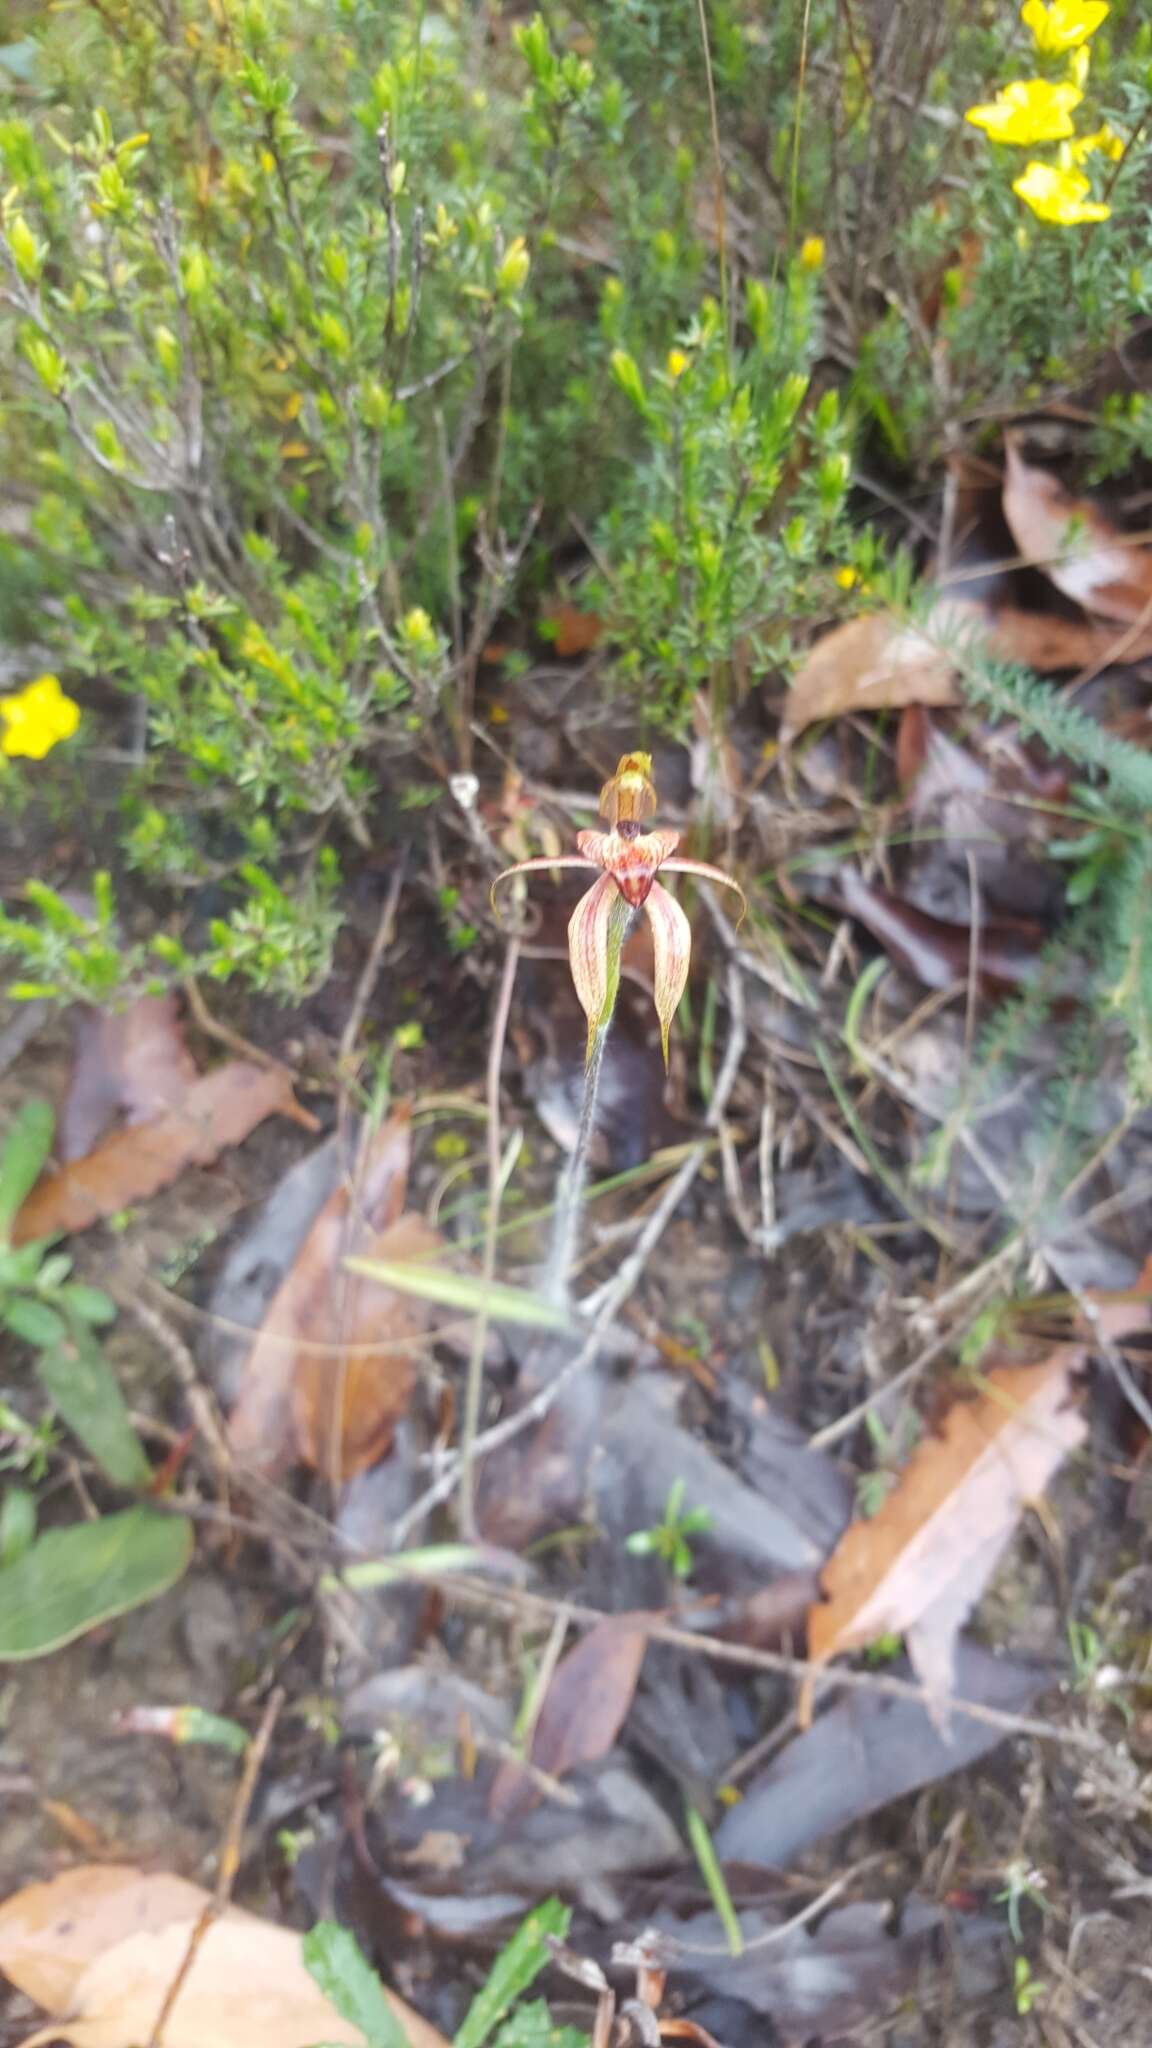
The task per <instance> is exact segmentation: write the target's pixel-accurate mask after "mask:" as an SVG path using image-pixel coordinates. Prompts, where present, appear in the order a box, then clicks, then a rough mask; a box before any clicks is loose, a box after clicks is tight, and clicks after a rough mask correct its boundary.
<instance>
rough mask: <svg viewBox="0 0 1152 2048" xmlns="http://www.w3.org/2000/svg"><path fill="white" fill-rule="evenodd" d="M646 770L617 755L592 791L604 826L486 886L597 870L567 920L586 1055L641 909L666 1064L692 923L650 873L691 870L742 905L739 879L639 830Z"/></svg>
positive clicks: (671, 835) (612, 996) (605, 1014)
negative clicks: (568, 850)
mask: <svg viewBox="0 0 1152 2048" xmlns="http://www.w3.org/2000/svg"><path fill="white" fill-rule="evenodd" d="M651 767H652V763H651V759H650V757H649V756H648V755H647V754H625V756H624V758H623V760H622V761H621V762H620V765H619V767H618V768H617V770H616V773H615V775H614V776H613V777H612V779H611V781H609V782H606V783H605V785H604V788H603V789H602V791H601V792H600V811H601V815H602V816H603V817H604V818H605V819H606V821H607V823H608V825H609V830H608V831H607V832H578V833H577V835H576V845H577V847H578V848H579V852H578V853H576V854H565V855H562V856H561V857H560V858H559V859H554V858H550V857H549V856H548V855H547V854H545V855H543V856H541V857H540V858H539V859H535V860H521V861H517V863H516V865H515V867H511V868H505V870H504V872H503V874H501V875H497V877H496V880H495V882H494V883H493V884H492V889H493V896H495V891H496V889H497V888H498V887H499V885H500V883H501V882H506V881H508V880H510V879H511V877H512V876H513V875H523V874H530V873H541V872H547V871H549V870H551V869H553V868H585V869H589V868H590V869H592V871H593V872H594V873H596V874H597V879H596V881H594V882H593V884H592V887H591V888H590V889H589V890H588V891H587V893H586V894H585V895H583V896H582V897H581V898H580V901H579V903H578V904H577V905H576V908H575V910H574V911H573V912H572V916H571V918H570V920H569V923H568V959H569V963H570V965H571V969H572V980H573V982H574V983H575V987H576V994H577V996H578V997H579V999H580V1005H581V1008H582V1009H583V1011H584V1014H585V1016H586V1017H587V1019H588V1051H587V1058H589V1059H590V1058H591V1056H592V1051H593V1047H594V1045H595V1043H596V1036H597V1033H598V1032H599V1031H600V1030H602V1029H603V1028H604V1027H605V1026H606V1025H607V1024H608V1022H609V1020H610V1018H611V1015H612V1010H613V1008H614V1005H615V1001H616V990H617V987H618V985H619V980H620V949H621V946H622V944H623V939H624V935H625V932H626V929H627V926H628V924H629V922H630V914H631V912H633V911H636V910H643V911H644V912H645V913H646V915H647V918H648V922H649V925H650V926H651V929H652V948H653V954H654V959H655V973H654V976H653V995H654V998H655V1003H656V1015H657V1017H658V1018H659V1020H660V1041H661V1045H662V1047H663V1052H664V1064H665V1067H667V1065H668V1033H669V1030H670V1028H671V1024H672V1019H673V1017H674V1016H675V1014H676V1010H677V1006H678V1005H679V1002H680V998H681V996H682V995H683V993H684V986H685V983H686V982H687V980H688V968H689V964H690V961H691V957H692V928H691V926H690V924H689V923H688V919H687V918H686V917H685V915H684V912H683V911H682V910H681V908H680V905H679V904H678V903H677V901H676V898H675V897H674V896H670V895H669V894H668V891H667V890H666V889H664V888H662V887H661V884H660V883H659V882H658V881H657V879H656V877H657V875H658V874H659V873H661V872H662V871H667V872H668V873H669V874H680V875H699V876H700V877H701V878H702V879H703V880H704V881H706V882H718V883H720V884H721V886H722V887H723V888H725V889H735V891H736V894H737V895H738V896H739V898H740V901H741V904H742V905H743V906H744V908H746V907H747V905H746V904H745V899H744V891H743V889H742V888H741V887H740V884H739V882H737V881H735V880H734V879H733V877H732V876H731V875H728V874H725V872H724V870H723V868H715V867H711V866H710V865H709V863H708V862H707V861H702V860H682V859H680V858H679V857H678V856H677V853H676V849H677V847H678V846H679V844H680V834H679V833H678V832H671V831H645V830H644V825H643V820H644V817H645V816H646V815H648V814H650V813H651V812H652V811H653V810H654V809H655V807H656V792H655V790H654V789H653V787H652V782H651ZM741 914H742V915H743V911H742V912H741Z"/></svg>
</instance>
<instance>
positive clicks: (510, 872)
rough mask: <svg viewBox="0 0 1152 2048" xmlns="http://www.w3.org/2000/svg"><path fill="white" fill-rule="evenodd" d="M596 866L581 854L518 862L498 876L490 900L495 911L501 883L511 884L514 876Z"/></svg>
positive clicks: (544, 856) (489, 895)
mask: <svg viewBox="0 0 1152 2048" xmlns="http://www.w3.org/2000/svg"><path fill="white" fill-rule="evenodd" d="M596 865H597V863H596V862H595V861H591V860H586V859H585V858H584V856H583V855H582V854H579V853H560V854H556V855H555V856H553V855H552V854H548V853H544V854H540V855H539V856H538V857H537V858H535V859H533V860H518V861H517V862H516V865H515V867H511V868H505V869H504V871H503V873H502V874H499V875H497V877H496V880H495V881H494V882H493V884H492V887H491V889H490V890H489V892H488V900H489V902H490V903H491V905H492V908H493V910H495V908H496V891H497V889H498V888H499V887H500V884H501V882H510V881H511V880H512V877H513V876H514V875H535V874H546V873H547V872H548V870H549V869H550V868H584V869H585V870H587V869H588V868H590V867H595V866H596Z"/></svg>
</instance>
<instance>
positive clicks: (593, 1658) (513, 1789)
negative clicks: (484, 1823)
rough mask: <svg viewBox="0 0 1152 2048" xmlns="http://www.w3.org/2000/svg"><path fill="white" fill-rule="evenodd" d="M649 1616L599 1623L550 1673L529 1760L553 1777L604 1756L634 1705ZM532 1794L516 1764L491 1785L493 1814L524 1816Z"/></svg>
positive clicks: (503, 1770) (617, 1616)
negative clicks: (522, 1813) (550, 1676)
mask: <svg viewBox="0 0 1152 2048" xmlns="http://www.w3.org/2000/svg"><path fill="white" fill-rule="evenodd" d="M653 1619H654V1617H653V1616H652V1615H650V1614H613V1615H610V1616H609V1617H608V1618H607V1619H606V1620H604V1621H601V1622H597V1624H596V1626H595V1628H592V1629H589V1631H588V1634H587V1635H586V1636H585V1637H584V1638H583V1640H582V1641H581V1642H579V1643H577V1645H576V1648H575V1649H574V1650H570V1651H569V1653H568V1655H567V1656H566V1657H563V1658H562V1659H561V1661H560V1663H559V1664H558V1665H557V1666H556V1669H555V1671H554V1673H553V1675H552V1682H551V1684H550V1685H549V1687H548V1690H547V1692H546V1693H545V1695H544V1704H543V1706H542V1707H541V1709H540V1714H539V1718H538V1719H537V1722H536V1727H535V1730H534V1732H533V1736H532V1748H531V1751H530V1759H531V1762H532V1763H534V1764H535V1765H536V1767H537V1769H538V1770H541V1771H547V1773H548V1775H549V1776H550V1777H552V1778H562V1777H563V1776H564V1773H565V1772H566V1771H573V1770H575V1769H576V1767H577V1765H579V1764H591V1763H595V1762H596V1761H597V1760H598V1759H599V1758H600V1757H602V1756H606V1755H607V1753H608V1751H609V1750H610V1749H611V1747H612V1744H613V1743H614V1742H615V1740H616V1737H617V1736H618V1735H619V1733H620V1730H621V1728H622V1727H623V1725H624V1722H625V1720H626V1718H627V1715H628V1709H629V1707H630V1706H631V1705H632V1699H633V1695H634V1694H635V1691H636V1681H637V1679H638V1678H639V1676H640V1666H641V1665H642V1663H643V1662H644V1650H645V1647H646V1645H647V1642H648V1631H649V1629H650V1627H651V1624H652V1621H653ZM536 1796H537V1794H536V1791H535V1788H534V1786H533V1784H532V1780H531V1778H530V1777H529V1776H528V1775H527V1774H526V1773H525V1772H524V1771H522V1770H521V1768H520V1766H519V1765H518V1764H516V1763H514V1762H511V1761H510V1762H508V1763H505V1764H502V1765H501V1766H500V1769H499V1770H498V1771H497V1773H496V1777H495V1779H494V1781H493V1785H492V1792H491V1797H490V1807H491V1811H492V1812H493V1813H494V1814H495V1815H497V1816H498V1817H499V1818H501V1819H507V1818H508V1817H509V1816H510V1815H511V1814H514V1813H518V1812H521V1811H522V1810H523V1809H524V1808H525V1807H526V1806H530V1805H531V1804H532V1803H533V1800H534V1799H535V1797H536Z"/></svg>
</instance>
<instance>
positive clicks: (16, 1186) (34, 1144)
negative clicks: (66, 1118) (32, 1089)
mask: <svg viewBox="0 0 1152 2048" xmlns="http://www.w3.org/2000/svg"><path fill="white" fill-rule="evenodd" d="M55 1128H56V1118H55V1116H54V1115H53V1112H52V1105H51V1104H50V1103H48V1102H39V1101H36V1102H26V1103H25V1104H24V1106H23V1108H22V1109H18V1110H17V1112H16V1115H15V1116H14V1117H13V1119H12V1122H11V1123H10V1125H9V1126H8V1131H7V1134H6V1136H5V1139H4V1143H3V1146H2V1147H0V1237H7V1235H8V1232H9V1229H10V1228H11V1224H12V1218H13V1217H14V1216H15V1214H16V1211H17V1209H19V1208H20V1207H21V1205H22V1203H23V1201H24V1198H25V1196H26V1195H29V1194H30V1193H31V1191H32V1189H33V1188H34V1187H35V1185H36V1182H37V1181H38V1180H39V1178H40V1175H41V1172H42V1171H43V1168H44V1164H45V1161H46V1160H47V1158H48V1154H49V1152H50V1151H51V1150H52V1133H53V1131H54V1130H55Z"/></svg>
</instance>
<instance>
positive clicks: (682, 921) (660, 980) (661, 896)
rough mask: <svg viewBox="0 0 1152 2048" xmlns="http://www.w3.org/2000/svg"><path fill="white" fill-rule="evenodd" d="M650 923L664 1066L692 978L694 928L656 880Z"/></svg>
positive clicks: (649, 907)
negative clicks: (681, 1006)
mask: <svg viewBox="0 0 1152 2048" xmlns="http://www.w3.org/2000/svg"><path fill="white" fill-rule="evenodd" d="M644 908H645V910H646V911H647V912H648V922H649V924H650V925H651V927H652V951H653V954H654V958H655V976H654V985H653V991H652V992H653V995H654V996H655V999H656V1015H657V1016H658V1017H659V1019H660V1043H661V1045H662V1047H663V1049H664V1065H665V1067H667V1065H668V1033H669V1030H670V1029H671V1025H672V1019H673V1017H674V1016H675V1015H676V1011H677V1009H678V1008H679V1004H680V998H681V996H682V995H683V993H684V984H685V983H686V981H687V979H688V966H689V962H690V961H691V958H692V927H691V925H690V924H689V922H688V919H687V918H686V917H685V915H684V912H683V911H682V910H681V908H680V905H679V904H678V903H677V901H676V898H675V897H674V896H670V895H669V894H668V891H667V889H662V888H661V887H660V884H659V882H653V884H652V887H651V889H650V890H649V892H648V900H647V902H646V903H645V905H644Z"/></svg>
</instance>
